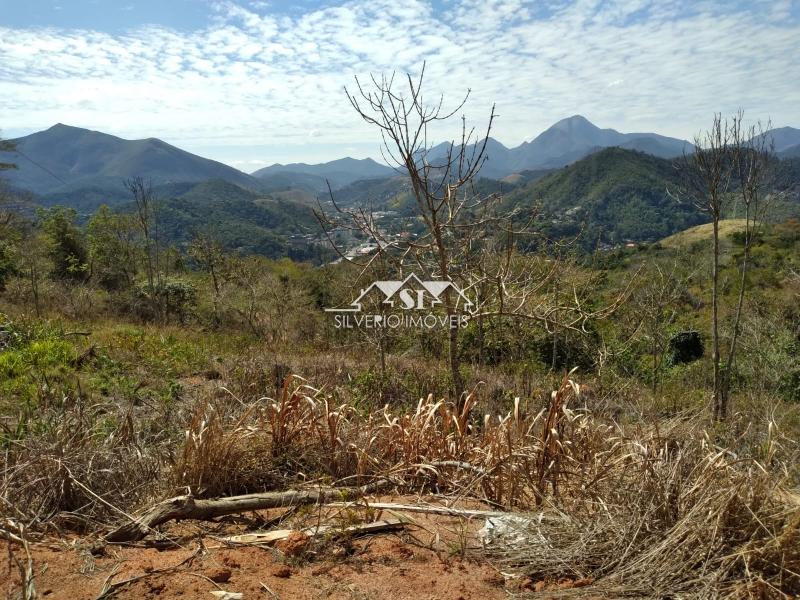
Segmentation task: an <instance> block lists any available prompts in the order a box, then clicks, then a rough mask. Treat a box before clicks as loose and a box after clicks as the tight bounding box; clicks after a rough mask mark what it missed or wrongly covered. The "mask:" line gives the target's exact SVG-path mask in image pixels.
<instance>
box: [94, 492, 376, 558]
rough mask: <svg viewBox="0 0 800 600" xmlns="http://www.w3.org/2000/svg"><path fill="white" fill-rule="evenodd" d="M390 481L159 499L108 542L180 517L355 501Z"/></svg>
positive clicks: (146, 531) (141, 533)
mask: <svg viewBox="0 0 800 600" xmlns="http://www.w3.org/2000/svg"><path fill="white" fill-rule="evenodd" d="M388 483H389V482H387V481H380V482H378V483H374V484H370V485H365V486H361V487H348V488H320V489H317V490H287V491H284V492H264V493H261V494H245V495H243V496H229V497H227V498H218V499H214V500H200V499H196V498H195V497H194V496H177V497H175V498H170V499H169V500H164V501H163V502H159V503H158V504H156V505H155V506H153V507H151V508H150V509H148V510H147V511H145V512H144V514H142V515H141V516H139V517H137V518H135V519H133V520H132V521H130V522H128V523H124V524H123V525H120V526H119V527H117V528H116V529H115V530H114V531H112V532H110V533H108V534H106V536H105V541H107V542H112V543H123V542H137V541H139V540H141V539H144V538H145V537H147V535H148V534H149V533H150V532H152V531H153V528H155V527H157V526H159V525H161V524H162V523H166V522H168V521H174V520H176V519H194V520H197V521H208V520H210V519H213V518H215V517H222V516H225V515H231V514H234V513H240V512H247V511H251V510H264V509H267V508H283V507H287V506H300V505H304V504H324V503H326V502H332V501H347V500H352V499H353V498H360V497H361V496H364V495H366V494H370V493H372V492H375V491H376V490H378V489H380V488H381V487H385V486H386V485H387V484H388Z"/></svg>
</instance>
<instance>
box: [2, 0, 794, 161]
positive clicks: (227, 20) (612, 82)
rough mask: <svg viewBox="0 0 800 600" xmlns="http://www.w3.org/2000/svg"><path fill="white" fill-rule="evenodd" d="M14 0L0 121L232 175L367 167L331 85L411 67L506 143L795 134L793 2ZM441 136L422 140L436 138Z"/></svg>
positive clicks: (362, 139)
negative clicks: (741, 122)
mask: <svg viewBox="0 0 800 600" xmlns="http://www.w3.org/2000/svg"><path fill="white" fill-rule="evenodd" d="M100 6H101V4H100V2H99V0H28V1H27V2H26V3H24V4H23V3H17V4H14V5H11V6H9V7H7V8H5V9H4V11H3V14H2V15H0V111H2V114H3V117H4V118H3V120H2V121H0V131H2V135H3V136H4V137H12V138H13V137H20V136H23V135H27V134H30V133H32V132H34V131H40V130H43V129H47V128H48V127H51V126H52V125H54V124H55V123H57V122H62V123H65V124H68V125H73V126H77V127H85V128H88V129H94V130H99V131H102V132H104V133H109V134H112V135H117V136H119V137H123V138H126V139H138V138H146V137H158V138H160V139H163V140H164V141H166V142H168V143H170V144H173V145H175V146H178V147H180V148H182V149H185V150H187V151H189V152H192V153H195V154H199V155H201V156H204V157H208V158H212V159H215V160H218V161H220V162H223V163H226V164H229V165H231V166H234V167H236V168H238V169H240V170H243V171H245V172H248V173H249V172H252V171H254V170H255V169H257V168H259V167H263V166H266V165H270V164H273V163H276V162H280V163H288V162H309V163H316V162H325V161H329V160H333V159H337V158H342V157H344V156H352V157H353V158H365V157H371V158H373V159H376V160H380V153H379V150H378V149H379V142H380V138H379V136H378V132H377V131H376V130H374V129H373V128H371V127H369V126H368V125H366V124H364V123H363V122H361V121H360V119H359V118H358V116H357V115H356V114H355V113H354V111H353V110H352V108H351V107H350V105H349V104H348V102H347V100H346V98H345V96H344V93H343V90H342V88H343V86H344V85H350V84H352V81H353V76H354V75H359V76H362V77H364V76H368V74H369V73H371V72H372V73H380V72H391V71H392V70H396V71H398V72H399V73H403V72H406V71H410V72H412V73H417V72H418V70H419V68H420V66H421V65H422V62H423V61H427V63H428V70H427V73H428V77H427V81H428V83H429V86H430V87H428V89H429V90H430V95H432V94H433V93H437V92H439V91H441V90H445V93H446V99H447V100H449V101H450V102H451V103H457V101H458V99H459V98H460V96H461V95H462V94H463V93H464V92H465V91H466V90H467V89H468V88H472V96H471V99H470V102H469V104H468V105H467V107H466V109H465V114H466V116H467V119H468V121H469V122H470V123H473V124H475V125H476V127H478V129H481V128H483V127H484V126H485V124H486V118H487V116H488V114H489V111H490V108H491V105H492V104H493V103H496V104H497V112H498V114H499V118H498V120H497V122H496V126H495V128H494V130H493V132H492V137H494V138H495V139H497V140H499V141H500V142H502V143H503V144H504V145H506V146H509V147H513V146H516V145H518V144H520V143H522V142H523V141H529V140H531V139H532V138H533V137H535V136H536V135H538V134H539V133H541V132H542V131H544V130H545V129H547V128H548V127H549V126H550V125H552V124H553V123H555V122H557V121H559V120H560V119H563V118H565V117H568V116H571V115H574V114H581V115H583V116H585V117H586V118H587V119H589V120H590V121H591V122H592V123H594V124H595V125H597V126H598V127H601V128H612V129H616V130H618V131H621V132H625V133H628V132H654V133H659V134H662V135H667V136H671V137H677V138H681V139H691V137H692V136H693V135H694V134H695V133H696V132H697V131H698V130H700V129H702V128H705V127H707V126H708V125H709V123H710V119H711V116H712V114H713V113H714V112H717V111H721V112H723V113H726V114H730V113H733V112H735V111H736V110H737V109H738V108H740V107H741V108H742V109H744V111H745V114H746V116H747V117H749V118H751V119H762V120H766V119H768V118H771V119H772V123H773V126H775V127H782V126H787V125H788V126H798V125H800V69H798V65H797V60H796V40H797V39H798V38H800V10H799V9H798V6H797V4H796V3H794V2H791V1H784V2H766V1H763V2H748V3H744V2H734V3H714V2H704V3H689V2H681V1H676V2H670V3H666V4H665V3H659V2H649V1H647V0H628V1H616V2H599V1H577V2H557V1H554V2H549V3H547V4H545V5H543V4H542V3H534V2H523V1H521V0H509V1H499V0H496V1H478V0H442V1H431V2H428V1H422V0H411V1H409V2H404V3H403V4H402V5H400V4H398V3H393V2H390V1H389V0H376V1H373V2H364V1H356V0H353V1H347V2H341V1H338V2H337V1H310V0H307V1H305V2H301V3H293V6H291V7H289V8H287V7H286V6H285V3H271V2H263V1H253V0H241V1H237V2H233V1H211V0H208V1H207V0H178V1H176V2H174V3H170V4H169V5H168V6H165V3H163V2H156V1H155V0H131V1H130V3H127V4H124V3H120V4H117V5H116V6H115V7H114V8H107V9H103V10H100ZM451 135H452V132H450V131H447V130H442V131H441V132H434V133H433V136H432V137H433V139H436V140H444V139H447V138H448V137H450V136H451Z"/></svg>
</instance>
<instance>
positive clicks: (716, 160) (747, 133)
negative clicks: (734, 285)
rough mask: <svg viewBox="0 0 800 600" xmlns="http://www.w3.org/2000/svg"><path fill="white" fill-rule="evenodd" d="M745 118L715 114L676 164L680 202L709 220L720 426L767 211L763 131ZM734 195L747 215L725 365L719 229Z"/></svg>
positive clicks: (716, 408)
mask: <svg viewBox="0 0 800 600" xmlns="http://www.w3.org/2000/svg"><path fill="white" fill-rule="evenodd" d="M743 119H744V115H743V113H742V111H739V112H738V113H737V114H736V115H734V116H733V117H732V118H731V119H727V118H726V119H723V118H722V115H721V114H715V115H714V120H713V123H712V125H711V129H709V130H708V131H706V132H705V133H703V134H698V135H697V136H695V138H694V146H695V148H694V152H693V153H692V154H684V156H683V158H682V159H681V160H680V161H678V164H677V166H678V168H679V170H680V171H681V173H682V176H683V179H684V182H685V188H684V189H683V190H682V192H681V194H680V195H681V196H683V197H688V198H689V199H690V200H691V201H692V202H693V203H694V204H695V206H696V207H697V208H698V209H700V210H701V211H703V212H704V213H705V214H707V215H708V217H709V218H710V219H711V225H712V258H711V345H712V357H711V358H712V364H713V417H714V420H717V421H722V420H725V419H726V418H727V414H728V392H729V388H730V376H731V368H732V365H733V359H734V358H735V355H736V345H737V341H738V336H739V323H740V321H741V313H742V306H743V303H744V296H745V289H746V284H747V268H748V260H747V259H748V256H749V252H750V248H751V246H752V242H753V236H754V234H755V233H757V230H758V229H759V228H760V225H761V223H762V222H763V217H764V208H765V205H764V204H763V203H761V202H760V199H761V193H762V188H763V184H764V180H765V173H766V168H767V166H768V163H769V154H770V152H769V150H768V146H767V143H766V136H765V135H764V132H763V128H762V127H761V125H760V124H759V125H758V127H751V128H749V129H746V128H745V127H744V122H743ZM733 193H736V194H738V195H739V197H740V198H741V200H742V205H743V208H744V212H745V234H744V240H745V242H744V245H745V250H744V258H743V261H742V264H741V280H740V288H739V297H738V301H737V308H736V312H735V316H734V324H733V334H732V335H731V338H730V344H729V347H728V353H727V357H726V360H725V362H724V364H723V362H722V356H721V353H720V346H721V340H720V332H719V327H720V318H719V314H720V311H719V257H720V233H719V223H720V220H721V219H722V216H723V211H724V209H725V207H726V203H727V202H728V201H729V200H730V195H731V194H733Z"/></svg>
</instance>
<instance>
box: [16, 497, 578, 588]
mask: <svg viewBox="0 0 800 600" xmlns="http://www.w3.org/2000/svg"><path fill="white" fill-rule="evenodd" d="M383 500H384V501H386V500H388V501H392V500H393V501H394V502H405V503H408V501H409V500H410V499H408V498H394V499H390V498H385V499H383ZM471 508H485V507H477V506H471ZM280 512H281V511H260V512H259V513H258V517H260V518H261V519H272V518H274V517H276V516H278V515H279V514H280ZM401 514H402V516H404V517H405V518H408V519H410V520H412V521H413V525H412V526H409V527H408V528H407V529H406V530H404V531H400V532H396V533H381V534H376V535H371V536H369V537H363V538H357V539H351V540H345V541H342V540H341V539H329V540H327V541H324V542H319V541H317V542H313V543H308V541H307V540H306V539H305V536H304V535H296V534H294V535H293V536H292V537H291V538H290V539H288V540H286V541H284V542H278V544H277V548H266V547H256V546H237V547H230V546H228V545H226V544H224V543H223V542H221V541H220V539H219V538H220V537H222V536H226V535H231V534H237V533H243V532H244V531H246V530H247V529H252V528H256V527H255V526H254V524H253V521H252V518H253V517H255V516H256V515H254V514H252V513H251V514H250V515H249V518H250V521H247V520H245V519H242V518H238V519H236V518H231V519H229V520H226V521H224V522H220V523H212V524H209V523H196V522H183V523H178V524H175V523H173V524H171V525H169V526H167V527H166V529H165V531H166V532H167V534H168V535H169V536H170V537H171V539H173V540H179V544H180V546H179V547H173V548H171V549H157V548H154V547H143V545H139V546H121V545H110V544H107V545H102V544H98V543H97V542H96V541H95V542H94V543H93V540H92V539H89V538H83V539H80V538H72V539H70V540H48V541H46V542H39V543H31V544H30V550H31V555H32V559H33V571H34V574H35V578H34V584H35V588H36V592H37V594H38V597H39V598H40V599H46V600H60V599H64V600H94V599H96V598H98V597H100V596H101V595H102V591H103V589H104V586H108V584H109V583H111V584H117V583H119V582H122V581H124V580H126V579H130V578H137V579H136V580H135V581H132V582H131V583H129V584H126V585H124V586H121V587H118V588H115V589H114V590H113V592H114V593H113V594H111V595H107V596H106V598H119V599H137V600H138V599H156V598H157V599H159V600H162V599H163V600H168V599H181V600H187V599H194V598H204V599H207V600H212V599H213V598H214V596H213V595H212V594H211V592H212V591H215V590H216V591H221V590H225V591H228V592H239V593H241V594H242V598H243V600H250V599H253V598H257V599H265V600H275V599H276V598H279V599H280V600H287V599H298V600H316V599H321V598H336V599H347V600H371V599H376V600H377V599H384V598H387V599H397V600H403V599H409V600H411V599H414V600H417V599H419V600H426V599H431V600H433V599H437V600H438V599H442V600H478V599H486V600H492V599H495V598H498V599H499V598H508V597H509V596H517V595H520V594H521V595H533V596H535V597H537V598H546V597H547V594H546V592H547V591H550V590H557V589H562V590H563V589H565V588H572V587H579V586H581V587H582V586H586V585H590V584H591V583H592V582H591V581H588V580H579V581H569V580H565V581H560V582H555V581H554V582H550V581H548V582H543V581H533V580H531V579H529V578H524V577H510V576H504V574H502V573H501V572H500V571H499V570H498V569H497V568H495V567H493V566H491V565H490V564H489V563H487V562H476V561H474V560H469V559H468V558H466V557H465V556H464V554H463V552H462V551H463V548H464V547H465V546H470V547H473V548H474V547H476V546H477V547H479V544H478V542H477V540H476V537H475V532H476V531H477V530H478V529H479V528H480V527H481V526H482V525H483V519H473V520H470V521H467V520H462V519H458V518H453V517H445V516H433V515H427V514H419V513H414V514H411V513H391V514H387V513H386V512H384V513H378V514H375V513H374V511H373V512H372V513H368V514H364V513H362V512H361V510H360V509H351V508H348V509H338V510H337V509H333V510H331V509H326V510H325V511H323V512H321V511H319V510H316V509H307V510H301V511H298V513H297V514H296V515H295V516H293V517H291V519H290V520H289V521H287V522H286V523H284V524H282V525H280V526H279V527H280V528H292V527H294V528H303V527H309V526H313V525H314V524H316V523H318V522H320V521H322V522H326V523H328V524H334V525H336V524H339V525H341V526H342V527H346V526H349V525H352V524H353V523H354V522H358V521H362V520H365V521H371V520H374V519H377V518H384V519H385V518H391V516H392V515H394V516H395V517H397V516H399V515H401ZM96 539H97V538H95V540H96ZM0 552H1V553H2V557H3V558H0V590H2V593H3V594H4V595H5V597H7V598H21V597H22V596H21V584H20V582H21V577H20V571H19V567H18V565H17V564H16V563H15V562H14V560H13V558H12V556H13V557H16V558H17V559H18V560H20V561H23V562H24V560H25V555H24V552H23V549H22V548H21V547H20V546H19V545H16V544H12V545H10V546H9V544H7V543H6V542H4V541H0ZM93 552H94V553H93ZM193 555H195V556H194V558H192V559H191V560H189V561H187V562H184V561H186V560H187V559H189V558H190V557H192V556H193ZM181 563H184V564H181ZM178 565H180V566H178ZM160 569H167V571H166V572H158V570H160ZM537 592H539V593H537ZM541 592H545V593H544V594H542V593H541Z"/></svg>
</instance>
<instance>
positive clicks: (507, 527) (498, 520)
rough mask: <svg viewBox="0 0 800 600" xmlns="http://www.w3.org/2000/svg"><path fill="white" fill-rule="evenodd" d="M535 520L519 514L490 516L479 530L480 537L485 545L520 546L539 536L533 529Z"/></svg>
mask: <svg viewBox="0 0 800 600" xmlns="http://www.w3.org/2000/svg"><path fill="white" fill-rule="evenodd" d="M534 523H535V521H534V520H533V519H529V518H526V517H520V516H518V515H501V516H499V517H489V518H488V519H486V523H484V525H483V527H482V528H481V529H480V531H478V539H480V540H481V543H482V544H483V545H484V546H491V545H493V544H498V543H499V544H503V545H504V546H519V545H521V544H523V543H526V542H528V541H530V539H531V538H535V537H539V536H538V534H537V532H536V531H535V530H534V529H533V527H532V526H533V525H534Z"/></svg>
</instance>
